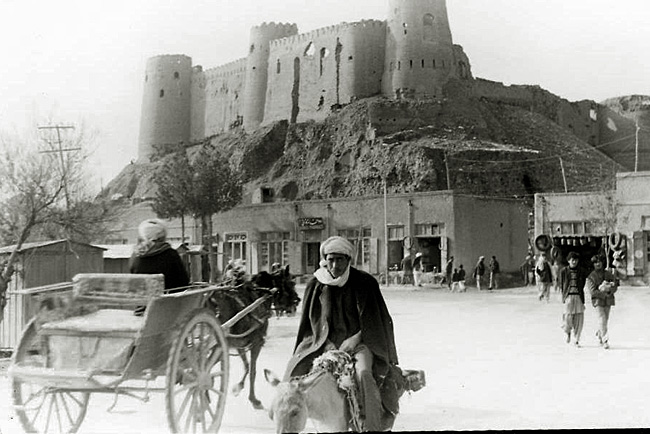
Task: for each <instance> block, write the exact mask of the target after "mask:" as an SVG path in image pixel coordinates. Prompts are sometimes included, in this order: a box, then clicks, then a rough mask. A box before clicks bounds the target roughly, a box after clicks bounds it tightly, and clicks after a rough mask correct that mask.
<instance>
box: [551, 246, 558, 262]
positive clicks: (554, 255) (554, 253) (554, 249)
mask: <svg viewBox="0 0 650 434" xmlns="http://www.w3.org/2000/svg"><path fill="white" fill-rule="evenodd" d="M559 257H560V248H559V247H556V246H553V247H551V258H552V259H553V261H557V259H558V258H559Z"/></svg>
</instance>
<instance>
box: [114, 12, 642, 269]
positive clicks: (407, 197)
mask: <svg viewBox="0 0 650 434" xmlns="http://www.w3.org/2000/svg"><path fill="white" fill-rule="evenodd" d="M388 3H389V11H388V15H387V20H386V21H376V20H371V21H360V22H355V23H342V24H339V25H335V26H331V27H326V28H322V29H317V30H314V31H311V32H308V33H303V34H299V33H298V28H297V26H296V25H295V24H275V23H270V24H262V25H260V26H256V27H254V28H253V29H252V30H251V37H250V43H249V49H248V54H247V57H245V58H242V59H239V60H235V61H233V62H231V63H228V64H226V65H222V66H218V67H216V68H212V69H207V70H203V68H202V67H200V66H196V65H194V66H193V65H192V60H191V58H190V57H188V56H185V55H162V56H157V57H153V58H151V59H149V61H148V63H147V66H146V74H145V76H144V94H143V104H142V117H141V129H140V139H139V145H138V146H139V147H138V156H139V158H138V162H137V164H131V165H129V166H127V167H126V168H125V169H124V170H123V173H122V174H120V176H118V178H116V179H115V180H113V181H112V182H111V184H109V186H108V187H107V188H106V190H105V192H104V197H113V196H115V197H124V198H128V199H130V201H124V202H123V204H121V205H120V206H122V207H123V209H122V212H121V214H120V218H119V219H118V221H116V223H115V227H114V228H112V229H111V233H110V235H109V236H108V237H107V242H108V243H109V244H110V243H112V244H121V243H133V242H135V240H136V238H137V225H138V223H139V222H140V221H141V220H142V219H144V218H148V217H151V216H152V213H153V212H152V210H151V208H150V204H149V203H148V201H149V200H150V199H151V198H152V197H155V186H154V185H153V182H152V174H153V172H154V170H155V167H156V164H157V163H156V162H155V161H154V162H150V160H151V157H152V156H153V153H154V150H155V149H156V148H157V147H159V146H163V147H164V146H165V145H174V144H178V143H184V144H186V145H187V146H188V148H190V147H192V146H193V145H198V144H204V143H210V144H212V145H214V146H216V147H219V148H221V149H223V150H226V151H227V155H229V156H230V157H229V158H230V163H231V164H233V165H234V166H235V167H237V169H238V170H239V171H240V173H241V174H242V178H243V180H244V182H245V185H244V190H245V191H244V195H243V200H242V203H241V204H240V205H238V206H237V207H235V208H233V209H232V210H229V211H226V212H223V213H218V214H216V215H214V216H213V228H214V231H213V232H212V233H211V234H209V235H210V236H211V237H212V239H213V240H215V241H214V242H215V247H216V250H217V251H218V255H219V256H218V263H217V266H218V268H219V269H220V270H222V269H223V267H224V266H225V264H226V263H227V261H228V260H230V259H242V260H245V261H246V263H247V267H248V269H249V271H250V272H251V273H255V272H257V271H260V270H268V269H269V267H270V265H271V264H273V263H274V262H278V263H281V264H282V265H290V266H291V270H292V273H296V274H309V273H310V272H311V271H312V270H313V269H314V267H316V266H317V265H318V260H319V253H318V252H319V245H320V244H319V243H320V241H321V240H323V239H325V238H327V237H328V236H331V235H341V236H345V237H347V238H349V239H351V240H352V241H354V242H355V243H356V244H357V247H358V252H357V253H358V258H357V259H356V260H357V266H358V267H359V268H361V269H363V270H365V271H369V272H371V273H373V274H375V273H378V272H379V271H381V270H384V271H383V272H385V273H387V271H386V270H387V269H388V268H389V267H394V266H395V265H396V264H399V263H400V261H401V259H402V258H403V255H404V253H405V252H406V251H405V249H407V250H408V248H407V247H406V244H405V241H406V240H407V239H408V240H409V244H410V246H411V247H410V249H411V250H412V251H420V252H422V254H423V258H424V259H423V263H424V264H425V269H426V271H428V272H430V271H432V270H440V269H441V267H442V266H443V264H445V263H446V261H447V259H448V257H449V256H454V257H455V258H456V259H457V260H458V261H459V263H464V264H466V266H468V265H471V264H473V263H475V261H476V255H477V254H481V255H496V256H497V257H498V258H499V259H500V261H501V265H502V269H503V270H504V271H506V272H513V271H516V270H517V269H518V266H519V264H520V263H521V260H522V258H523V256H522V255H523V253H524V252H526V251H527V249H528V248H529V240H530V239H531V236H532V235H533V232H535V235H537V234H539V231H538V226H539V228H542V226H544V228H546V229H545V232H544V233H546V232H548V231H547V229H548V230H550V229H549V228H550V227H551V226H552V227H553V228H554V232H553V233H554V236H557V237H559V239H560V242H561V243H562V245H566V246H567V248H568V246H569V245H571V246H572V247H576V244H575V242H576V240H577V238H576V237H577V236H578V235H580V236H581V237H582V238H584V237H585V236H589V237H590V238H591V239H592V241H593V242H594V243H595V244H596V245H594V246H591V244H588V245H587V244H585V246H587V247H588V248H595V249H598V248H600V247H601V246H603V245H604V243H606V242H607V241H605V240H606V239H607V235H608V234H609V233H610V232H611V231H612V230H615V228H614V227H611V225H609V226H608V223H607V222H609V220H608V219H607V218H606V217H603V216H602V215H600V214H598V213H599V212H600V211H601V210H603V209H605V207H602V206H596V207H593V208H594V212H595V214H594V215H591V214H590V215H585V214H584V212H582V210H583V209H591V208H590V204H591V203H592V202H593V200H591V199H593V197H592V196H594V194H586V197H587V198H588V199H590V201H585V202H584V203H583V202H580V201H578V200H576V199H575V198H576V197H580V198H582V197H583V196H585V194H583V193H580V192H596V193H595V195H596V196H597V195H598V194H602V193H599V192H602V191H606V192H611V191H613V189H614V188H615V184H616V183H617V182H618V180H619V179H618V178H617V174H616V172H621V171H626V170H627V171H631V170H634V169H636V168H635V163H636V162H637V161H638V162H639V167H638V169H639V170H650V158H646V156H650V129H647V128H643V129H641V130H639V129H637V127H636V125H635V122H638V124H639V125H641V126H643V125H650V110H648V108H650V98H648V97H643V96H629V97H621V98H614V99H612V100H610V101H606V102H604V103H602V104H599V103H596V102H594V101H591V100H583V101H577V102H569V101H567V100H566V99H563V98H561V97H559V96H556V95H553V94H552V93H550V92H548V91H546V90H544V89H542V88H541V87H539V86H536V85H511V86H505V85H504V84H502V83H499V82H494V81H489V80H485V79H481V78H476V77H474V76H473V74H472V71H471V66H470V62H469V59H468V56H467V55H466V54H465V53H464V51H463V49H462V47H460V46H458V45H454V43H453V40H452V34H451V30H450V26H449V22H448V18H447V9H446V2H445V0H389V2H388ZM635 132H636V133H637V134H636V136H638V141H637V143H636V144H638V146H636V147H635ZM635 149H638V152H631V151H630V150H635ZM639 156H640V158H637V157H639ZM382 190H383V191H385V192H386V193H385V195H384V197H383V198H382V196H381V192H382ZM542 193H543V194H559V195H565V196H566V197H569V200H568V201H567V202H566V203H569V204H571V206H570V207H567V206H564V207H558V208H557V209H556V208H553V209H551V208H549V209H548V210H547V211H548V212H550V211H553V212H555V211H557V210H558V209H559V210H564V209H566V210H567V211H566V212H560V213H559V214H558V215H557V216H554V217H553V220H552V221H548V222H541V220H540V222H541V223H543V225H542V224H539V225H538V224H537V223H538V222H537V220H536V221H535V222H533V221H532V220H531V216H533V213H532V212H533V205H535V206H536V205H537V204H536V203H535V204H534V203H533V201H535V200H536V198H537V197H538V195H539V194H542ZM607 194H609V193H607ZM565 196H562V197H563V198H564V197H565ZM594 197H595V196H594ZM598 198H599V200H600V196H598ZM549 200H551V199H549ZM604 202H606V201H605V200H604V199H603V203H604ZM549 203H550V202H549ZM578 208H579V209H578ZM545 212H546V211H545ZM547 214H548V213H547ZM544 215H546V214H544V213H541V214H540V215H539V216H538V215H537V214H535V218H536V219H537V218H538V217H539V218H542V217H543V216H544ZM583 220H584V221H583ZM596 223H597V224H596ZM606 223H607V224H606ZM635 224H636V223H635ZM191 226H192V227H191V228H187V229H188V232H184V231H183V229H182V222H181V220H180V219H175V220H174V221H170V225H169V229H170V237H169V238H170V240H174V241H178V242H180V241H188V242H189V243H190V244H194V243H199V242H201V241H202V240H204V239H205V236H206V234H204V233H203V228H202V227H201V225H200V222H197V221H194V222H193V223H192V224H191ZM533 226H534V227H533ZM618 230H621V231H625V232H626V233H628V237H632V235H631V232H629V231H628V230H627V229H626V228H620V229H618ZM186 233H189V234H190V236H189V239H188V237H187V236H185V235H184V234H186ZM182 237H185V238H182ZM649 239H650V238H649ZM495 240H499V242H497V243H495ZM562 240H564V241H562ZM580 241H582V240H580ZM569 242H571V244H568V243H569ZM590 243H591V242H590ZM639 245H640V244H639ZM587 247H585V248H587ZM637 265H638V264H634V267H637ZM630 267H632V263H631V262H630ZM644 267H645V266H644ZM199 268H201V267H199ZM642 268H643V267H642ZM201 270H202V269H201ZM633 273H636V271H634V270H633ZM199 274H200V273H199Z"/></svg>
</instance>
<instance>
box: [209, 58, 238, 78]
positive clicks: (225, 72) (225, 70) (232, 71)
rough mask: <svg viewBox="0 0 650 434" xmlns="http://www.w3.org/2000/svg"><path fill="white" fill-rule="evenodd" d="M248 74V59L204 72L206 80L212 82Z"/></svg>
mask: <svg viewBox="0 0 650 434" xmlns="http://www.w3.org/2000/svg"><path fill="white" fill-rule="evenodd" d="M245 72H246V58H245V57H243V58H241V59H237V60H234V61H232V62H228V63H225V64H223V65H220V66H216V67H214V68H210V69H206V70H205V71H203V74H204V75H205V78H206V79H207V80H211V79H214V78H220V77H228V76H231V75H237V74H243V73H245Z"/></svg>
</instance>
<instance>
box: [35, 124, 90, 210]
mask: <svg viewBox="0 0 650 434" xmlns="http://www.w3.org/2000/svg"><path fill="white" fill-rule="evenodd" d="M37 128H38V129H39V130H41V131H51V130H56V141H53V140H49V139H47V138H43V141H44V142H46V143H47V144H48V145H49V147H50V149H47V150H44V151H40V152H39V153H41V154H55V153H56V154H59V162H60V164H61V179H62V181H63V192H64V194H65V205H66V210H70V195H69V193H68V179H67V170H66V167H65V160H64V158H63V154H64V153H65V152H75V151H80V150H81V148H64V147H63V141H62V140H61V131H62V130H74V126H72V125H47V126H42V127H37Z"/></svg>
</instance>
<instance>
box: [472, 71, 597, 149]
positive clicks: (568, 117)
mask: <svg viewBox="0 0 650 434" xmlns="http://www.w3.org/2000/svg"><path fill="white" fill-rule="evenodd" d="M473 93H474V95H475V96H477V97H479V98H485V99H487V100H489V101H494V102H502V103H506V104H510V105H516V106H520V107H523V108H526V109H528V110H533V111H535V112H537V113H540V114H542V115H544V116H546V117H548V118H549V119H551V120H553V121H554V122H556V123H557V124H559V125H561V126H563V127H565V128H568V129H569V130H571V131H572V132H573V133H574V134H575V135H576V137H579V138H580V139H582V140H584V141H585V142H587V143H589V144H591V145H592V146H597V145H598V143H600V133H599V127H598V123H599V121H598V111H599V109H598V104H596V103H595V102H593V101H588V100H585V101H579V102H569V101H567V100H566V99H564V98H560V97H559V96H557V95H554V94H552V93H551V92H548V91H546V90H544V89H542V88H541V87H539V86H527V85H511V86H506V85H504V84H503V83H499V82H495V81H489V80H484V79H476V80H475V81H474V83H473Z"/></svg>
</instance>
